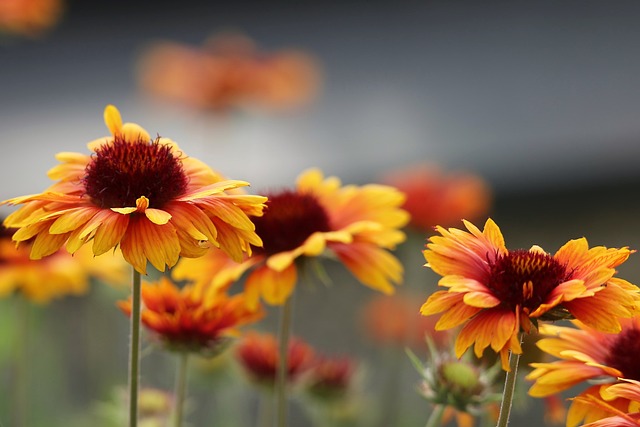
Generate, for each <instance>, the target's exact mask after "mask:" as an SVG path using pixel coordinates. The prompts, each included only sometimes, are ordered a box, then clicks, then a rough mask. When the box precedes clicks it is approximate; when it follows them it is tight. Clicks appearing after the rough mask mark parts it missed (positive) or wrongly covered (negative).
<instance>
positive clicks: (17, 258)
mask: <svg viewBox="0 0 640 427" xmlns="http://www.w3.org/2000/svg"><path fill="white" fill-rule="evenodd" d="M14 231H15V230H10V229H7V228H5V227H3V226H0V298H3V297H7V296H9V295H12V294H14V293H20V294H21V295H23V296H24V297H25V298H27V299H28V300H29V301H31V302H34V303H40V304H43V303H48V302H50V301H51V300H53V299H55V298H61V297H64V296H67V295H82V294H84V293H86V292H87V291H88V289H89V282H90V279H91V278H92V277H93V278H97V279H99V280H101V281H103V282H105V283H107V284H111V285H116V286H117V285H122V284H123V283H126V280H127V279H128V278H129V276H130V272H129V267H128V265H127V264H126V263H125V262H124V260H123V259H122V257H119V256H118V255H115V254H111V253H107V254H104V255H102V256H100V257H97V258H95V259H94V257H93V255H92V254H90V251H84V250H81V251H79V252H78V253H77V255H76V256H75V257H72V256H71V255H70V254H68V253H67V252H66V251H57V252H55V253H54V254H52V255H51V256H49V257H47V258H44V259H41V260H37V261H34V260H31V259H29V250H30V248H29V245H28V244H26V245H21V246H20V247H19V248H17V249H16V245H15V242H13V241H12V240H11V235H12V234H13V232H14Z"/></svg>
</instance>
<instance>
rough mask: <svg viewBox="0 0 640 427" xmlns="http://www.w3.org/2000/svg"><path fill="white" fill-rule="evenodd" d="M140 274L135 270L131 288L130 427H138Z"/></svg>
mask: <svg viewBox="0 0 640 427" xmlns="http://www.w3.org/2000/svg"><path fill="white" fill-rule="evenodd" d="M140 282H141V278H140V272H139V271H137V270H136V269H135V268H134V269H133V286H132V288H131V294H132V296H131V300H132V301H131V335H130V340H131V342H130V348H129V427H136V426H137V425H138V378H139V376H140V305H141V304H140V286H141V285H140Z"/></svg>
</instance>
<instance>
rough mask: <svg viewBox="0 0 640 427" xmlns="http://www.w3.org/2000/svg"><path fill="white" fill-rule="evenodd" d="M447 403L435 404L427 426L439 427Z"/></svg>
mask: <svg viewBox="0 0 640 427" xmlns="http://www.w3.org/2000/svg"><path fill="white" fill-rule="evenodd" d="M444 408H445V405H435V406H434V407H433V411H431V415H429V419H428V420H427V424H425V427H439V426H440V424H441V423H442V415H444Z"/></svg>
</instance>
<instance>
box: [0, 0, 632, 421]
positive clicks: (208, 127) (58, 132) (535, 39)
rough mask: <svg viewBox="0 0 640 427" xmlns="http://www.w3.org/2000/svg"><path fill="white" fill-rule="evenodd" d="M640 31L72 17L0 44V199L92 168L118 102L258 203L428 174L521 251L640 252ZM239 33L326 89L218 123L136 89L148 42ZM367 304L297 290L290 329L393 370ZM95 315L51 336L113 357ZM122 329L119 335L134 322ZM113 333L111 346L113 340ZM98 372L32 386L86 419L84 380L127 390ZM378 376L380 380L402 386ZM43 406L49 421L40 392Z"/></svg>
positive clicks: (341, 14) (486, 16) (392, 9)
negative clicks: (485, 187)
mask: <svg viewBox="0 0 640 427" xmlns="http://www.w3.org/2000/svg"><path fill="white" fill-rule="evenodd" d="M639 19H640V2H637V1H613V2H603V1H585V0H582V1H536V2H512V1H509V2H507V1H504V2H497V1H490V2H487V1H483V2H476V1H456V2H451V1H437V2H434V1H429V2H407V1H400V2H391V1H324V2H294V1H290V2H286V1H285V2H282V1H280V2H258V1H255V2H247V1H239V2H227V3H221V2H220V3H218V2H207V1H188V0H187V1H181V2H175V1H154V2H143V1H129V2H104V1H95V2H87V1H71V2H69V3H68V5H67V10H66V12H65V15H64V17H63V19H62V21H61V22H60V23H59V25H58V26H57V27H56V28H54V29H53V30H52V31H51V32H50V33H49V34H48V35H47V36H46V37H43V38H41V39H37V40H28V39H18V38H5V39H2V41H1V42H0V96H1V98H0V99H2V101H3V102H1V103H0V144H1V147H2V156H0V182H3V183H4V184H3V185H2V186H0V198H1V199H5V198H8V197H13V196H18V195H23V194H28V193H33V192H39V191H42V190H43V189H44V188H45V187H46V186H48V185H49V183H50V182H49V180H48V179H47V177H46V171H47V170H48V169H49V168H50V167H52V166H53V165H55V164H56V161H55V159H54V155H55V153H57V152H60V151H79V152H86V149H85V143H86V142H88V141H90V140H92V139H94V138H97V137H100V136H103V135H106V134H107V130H106V128H105V126H104V124H103V120H102V111H103V108H104V106H105V105H106V104H108V103H113V104H115V105H116V106H118V108H119V109H120V111H121V113H122V115H123V118H124V120H125V121H133V122H137V123H139V124H141V125H142V126H143V127H145V128H146V129H147V130H149V131H150V133H151V134H152V135H153V134H155V133H156V132H158V133H160V134H161V135H163V136H167V137H170V138H172V139H174V140H176V141H177V142H178V143H180V145H181V147H182V148H183V149H184V150H185V152H186V153H188V154H189V155H191V156H194V157H197V158H199V159H201V160H203V161H205V162H206V163H208V164H209V165H210V166H212V167H213V168H215V169H218V170H220V171H221V172H223V173H224V174H226V175H228V176H230V177H231V178H236V179H243V180H248V181H250V182H251V183H252V187H253V189H255V190H256V191H260V190H263V189H265V188H270V187H275V186H281V185H290V184H291V182H292V180H293V179H294V178H295V177H296V176H297V175H298V173H299V172H300V171H302V170H303V169H305V168H307V167H310V166H319V167H321V168H322V169H323V170H324V171H325V172H326V173H327V174H333V175H337V176H339V177H340V178H342V179H343V181H344V182H346V183H352V182H354V183H364V182H369V181H375V180H377V179H379V178H380V176H381V174H383V173H384V172H386V171H388V170H391V169H396V168H402V167H404V166H405V165H408V164H412V163H415V162H422V161H427V162H433V163H436V164H439V165H441V166H442V167H443V168H445V169H451V170H461V169H464V170H469V171H473V172H476V173H478V174H479V175H481V176H482V177H484V178H485V179H486V180H487V181H488V182H489V184H490V185H491V187H492V188H493V191H494V205H493V209H492V212H491V215H492V216H493V217H494V218H496V220H497V222H498V224H499V225H500V226H501V227H502V229H503V232H504V234H505V237H506V238H507V245H508V246H509V247H510V248H518V247H529V246H530V245H532V244H534V243H536V244H540V245H541V246H543V247H544V248H545V249H548V250H549V251H552V252H553V251H555V250H556V249H557V248H558V247H559V246H560V245H561V244H562V243H564V242H566V241H567V240H569V239H571V238H575V237H580V236H587V237H588V238H589V241H590V243H592V244H602V245H606V246H631V247H635V248H637V247H639V246H640V245H639V239H640V233H639V232H638V219H637V218H638V214H639V213H640V208H639V203H638V201H637V199H638V197H637V189H638V185H639V184H640V170H639V169H638V167H637V164H638V158H639V157H640V120H638V117H639V116H640V85H639V84H638V82H639V80H640V55H639V53H640V26H639V25H638V22H639ZM228 29H236V30H240V31H243V32H245V33H246V34H247V35H248V36H250V37H252V38H253V39H254V40H255V41H256V42H257V44H258V47H259V49H262V50H265V51H276V50H279V49H284V48H297V49H302V50H304V51H307V52H309V53H310V54H312V55H315V56H316V58H317V59H318V60H319V62H320V64H321V65H322V69H323V73H324V83H323V89H322V91H321V94H320V96H319V98H318V99H317V100H316V101H315V102H313V103H312V104H311V105H309V106H308V107H306V108H304V109H302V110H299V111H296V112H292V113H279V114H271V113H260V112H251V113H243V114H239V115H234V116H233V117H231V118H230V119H229V120H224V121H223V120H219V119H217V118H215V117H212V116H211V115H208V114H205V113H199V114H194V113H193V112H192V111H188V110H186V109H184V108H180V107H177V106H175V105H171V104H170V103H165V102H159V101H158V100H156V99H151V98H149V97H148V96H146V95H145V94H144V93H142V92H141V91H140V89H139V88H138V87H137V84H136V79H135V73H134V68H135V64H136V60H137V58H138V56H139V54H140V52H141V51H143V50H144V48H145V47H146V46H148V45H149V44H151V43H153V42H156V41H163V40H167V41H174V42H179V43H185V44H190V45H193V46H197V45H199V44H201V43H202V42H203V41H204V40H205V39H206V38H208V37H209V36H211V35H212V34H216V33H218V32H220V31H222V30H228ZM7 211H8V208H6V207H4V208H2V212H3V213H4V212H7ZM423 243H424V238H423V237H422V236H417V237H416V236H414V238H413V239H412V240H410V242H409V243H408V244H407V245H405V246H403V248H402V250H403V251H404V252H403V253H404V255H405V256H406V257H408V258H405V259H409V260H411V261H410V264H407V267H406V268H407V276H408V279H409V282H410V283H408V284H407V286H409V287H411V289H415V290H418V291H421V292H423V293H424V296H425V299H426V296H427V295H428V294H429V293H430V292H431V290H432V288H433V286H434V285H435V283H436V281H437V277H435V275H433V274H432V273H431V272H429V271H427V270H426V269H423V268H422V263H423V260H422V259H421V257H420V250H421V247H422V244H423ZM628 264H629V265H624V266H622V268H621V272H622V273H624V274H621V276H622V277H624V278H626V279H628V280H631V281H637V278H638V270H639V269H638V268H637V261H635V260H632V261H630V262H629V263H628ZM337 274H338V277H342V276H339V274H340V273H337ZM344 277H346V278H348V276H344ZM339 280H341V279H339ZM345 280H348V279H345ZM371 294H372V292H371V291H369V290H368V289H365V288H364V287H362V286H359V285H353V284H349V286H345V289H344V290H341V293H336V292H334V291H333V290H329V291H326V290H325V289H324V288H320V289H319V290H318V289H316V290H315V291H314V292H310V293H304V292H303V293H300V295H299V297H298V298H299V301H297V304H298V305H297V310H296V316H300V318H301V319H302V318H304V319H306V321H304V320H300V321H299V322H298V323H296V330H297V331H298V332H299V333H300V334H301V335H303V336H306V337H309V338H308V339H309V340H310V341H312V342H315V343H319V344H321V345H324V346H325V348H326V349H327V350H328V351H336V352H337V351H341V350H345V349H347V350H354V351H356V352H359V354H361V355H363V356H367V357H369V358H370V360H369V361H368V362H367V363H369V366H379V365H376V363H381V358H383V357H385V356H384V355H381V354H379V353H376V350H375V349H374V348H372V347H371V346H367V345H364V344H362V345H359V346H358V342H359V341H357V340H355V341H354V338H353V337H354V336H358V334H359V333H360V332H359V329H358V326H357V322H356V320H357V313H356V309H355V308H354V305H355V303H354V301H362V300H365V299H366V298H368V297H370V296H371ZM93 298H95V295H94V296H93ZM318 301H322V302H323V304H318V303H317V302H318ZM94 302H95V301H94ZM86 304H88V303H82V304H81V305H80V307H79V308H78V306H77V302H73V301H72V302H64V303H61V304H59V305H56V306H54V307H53V308H52V309H51V310H53V312H54V313H55V314H56V315H57V316H59V317H58V319H59V323H56V324H55V325H54V324H49V325H47V326H46V330H47V331H48V333H49V334H50V336H56V334H62V336H64V335H65V333H66V334H69V331H75V330H76V329H77V331H76V332H78V331H80V332H78V333H80V334H83V335H79V336H80V337H84V338H81V339H87V340H94V341H95V343H94V345H95V346H97V347H98V348H100V345H101V344H100V343H101V342H102V339H101V337H96V336H93V335H92V333H91V330H90V329H88V328H89V326H87V324H86V323H81V324H78V323H77V322H76V321H75V320H74V319H75V317H74V316H75V315H76V314H77V312H78V311H80V312H83V310H84V311H86V312H93V313H94V315H93V317H92V320H91V322H94V323H93V325H94V326H96V325H100V323H101V320H100V316H101V315H104V316H105V318H108V316H111V315H112V314H110V313H111V310H112V309H113V308H112V306H111V302H109V305H108V306H107V305H105V306H103V307H102V308H101V309H99V310H98V311H97V313H98V314H97V315H96V314H95V313H96V311H95V310H94V309H88V308H87V305H86ZM69 307H73V310H69ZM327 307H329V308H330V310H331V315H330V316H329V315H328V311H327V310H329V309H327ZM85 314H86V313H85ZM309 319H313V320H312V321H309ZM338 319H342V320H338ZM119 321H120V323H119V324H118V327H119V328H121V330H126V320H125V319H124V318H122V319H120V318H119ZM74 328H76V329H74ZM76 332H74V333H76ZM116 335H117V334H115V332H114V331H111V332H110V335H109V337H106V338H104V339H105V342H112V341H109V340H116V339H117V338H116ZM75 338H76V335H73V336H72V337H70V336H67V338H65V342H66V345H67V348H70V347H73V346H78V345H79V344H78V341H76V340H75ZM49 339H51V338H49ZM82 342H83V341H82V340H81V341H80V343H82ZM121 344H123V346H124V341H123V342H122V343H121ZM123 346H121V350H122V351H121V353H122V352H126V348H125V347H123ZM80 347H81V346H80ZM352 347H354V348H352ZM93 351H94V352H95V351H96V350H95V349H94V350H93ZM98 353H100V351H99V350H98ZM94 356H95V354H94ZM58 357H61V356H58ZM82 360H85V362H84V363H85V364H84V365H83V364H82V363H83V362H82ZM86 360H87V358H86V357H82V356H81V355H80V356H78V360H76V362H75V363H76V365H75V366H74V369H76V370H73V369H71V368H68V369H69V375H66V376H65V374H64V372H66V371H64V370H63V371H60V372H57V376H56V377H55V378H54V379H53V380H52V382H53V384H54V385H51V384H49V385H47V386H45V385H44V384H40V385H38V387H37V389H38V390H42V393H46V391H47V390H49V391H50V390H56V389H57V387H61V388H65V387H67V388H70V389H71V390H74V391H72V392H67V394H68V395H69V396H71V397H68V398H67V401H70V402H72V403H69V402H67V403H66V404H62V405H57V407H54V406H52V404H49V406H48V409H47V410H49V411H52V412H51V413H53V414H56V412H55V411H56V410H58V411H59V412H60V411H62V410H68V409H69V408H74V409H77V410H82V409H84V408H86V407H87V405H88V404H89V403H88V402H89V401H91V400H92V399H93V398H94V397H95V396H92V395H91V393H92V390H93V389H92V387H93V388H95V387H96V385H95V381H93V382H92V381H90V380H89V379H88V378H90V377H91V376H92V375H94V376H95V375H97V374H96V372H98V371H100V370H103V372H102V374H100V375H99V376H100V380H101V381H103V383H110V382H109V381H110V378H109V377H108V375H111V374H113V375H116V374H115V373H116V372H117V373H122V374H123V372H122V370H121V369H120V368H122V367H124V364H125V363H126V360H125V354H124V353H122V354H119V355H118V359H117V363H118V364H120V365H118V366H117V367H114V366H89V365H87V364H86V363H87V362H86ZM397 360H402V361H403V362H402V363H403V368H402V369H403V371H402V372H403V373H401V374H398V375H399V376H402V378H403V379H402V381H405V384H406V385H405V387H404V388H402V390H403V391H402V392H401V393H399V395H398V396H399V397H398V400H399V401H401V402H405V403H404V404H405V405H409V406H411V407H412V408H413V409H414V411H415V412H416V413H418V414H420V412H421V411H423V412H424V414H425V418H424V420H422V419H420V415H418V418H417V419H418V422H417V423H416V424H415V425H423V424H424V421H425V420H426V413H427V411H428V409H427V407H426V406H425V407H424V409H418V410H415V408H416V405H421V404H422V403H421V402H422V401H421V400H419V398H416V393H415V391H414V386H415V382H416V381H417V377H416V375H415V373H414V372H413V371H412V368H411V366H410V365H409V364H408V362H407V361H406V360H405V359H396V362H394V363H397ZM405 362H406V363H405ZM114 363H115V362H114ZM144 363H151V364H150V365H147V366H153V362H144ZM158 363H160V362H158ZM382 366H385V365H382ZM387 366H388V365H387ZM43 369H44V368H43ZM77 369H80V371H81V372H80V373H78V371H77ZM146 369H150V368H146ZM371 371H373V372H374V373H375V372H376V369H375V368H374V369H371ZM148 372H150V371H148ZM381 372H382V374H381ZM378 374H379V375H382V377H380V378H377V379H374V382H373V383H374V384H379V383H380V382H385V381H388V380H389V378H388V377H385V375H387V376H388V375H393V373H389V372H387V371H385V370H384V369H381V370H380V371H379V372H378ZM105 376H106V378H105ZM150 377H152V375H147V377H146V378H147V379H148V380H149V381H151V382H152V381H153V380H151V379H149V378H150ZM70 378H71V379H70ZM73 378H75V379H73ZM169 378H170V377H169ZM385 378H386V379H385ZM115 380H116V381H115V382H117V381H120V380H122V378H116V379H115ZM163 381H164V380H163ZM376 381H378V382H377V383H376ZM111 382H114V381H111ZM165 382H166V384H160V385H166V386H170V384H171V381H170V380H167V381H165ZM56 384H58V385H57V386H56ZM60 384H62V385H60ZM42 387H44V388H42ZM38 399H39V401H40V403H41V404H42V405H44V406H45V407H47V404H46V402H48V401H49V400H48V398H47V397H46V396H41V397H39V398H37V399H36V400H38ZM73 399H75V400H73ZM203 401H205V402H206V401H207V400H206V398H202V401H201V402H200V403H201V404H202V402H203ZM73 402H75V403H73ZM538 403H539V402H537V403H535V404H534V405H537V404H538ZM218 405H220V404H218ZM205 406H206V405H205ZM223 406H224V405H223ZM218 408H219V409H220V406H218ZM537 408H539V405H538V406H537ZM531 414H533V416H532V415H525V416H521V418H519V419H518V418H516V421H515V424H514V425H527V424H526V421H525V420H528V422H529V423H530V424H529V425H539V423H540V418H541V412H540V411H539V410H537V411H532V412H531ZM56 416H57V417H59V416H61V415H60V413H58V415H56ZM301 419H304V418H301ZM1 420H2V418H1V417H0V421H1ZM51 425H53V424H51ZM56 425H57V424H56ZM60 425H66V424H60ZM196 425H198V426H199V425H200V424H196ZM211 425H217V424H211ZM238 425H240V424H238ZM299 425H304V424H299ZM391 425H398V426H400V425H401V424H400V422H399V421H398V423H397V424H391ZM402 425H403V426H404V425H406V426H410V425H412V424H402ZM384 426H385V425H383V424H381V425H380V427H384ZM294 427H295V426H294Z"/></svg>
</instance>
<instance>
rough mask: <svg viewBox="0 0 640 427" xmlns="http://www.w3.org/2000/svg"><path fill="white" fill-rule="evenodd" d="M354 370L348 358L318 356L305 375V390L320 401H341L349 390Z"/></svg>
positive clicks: (352, 362)
mask: <svg viewBox="0 0 640 427" xmlns="http://www.w3.org/2000/svg"><path fill="white" fill-rule="evenodd" d="M356 368H357V365H356V363H355V361H354V360H353V359H351V358H349V357H328V356H318V357H316V359H315V361H314V362H313V365H312V366H311V368H310V369H309V371H308V372H307V374H306V379H305V390H306V391H307V393H308V394H309V395H311V396H313V397H315V398H317V399H320V400H325V401H331V400H338V399H341V398H343V397H345V395H346V394H348V393H349V390H350V389H351V386H352V382H353V376H354V374H355V372H356Z"/></svg>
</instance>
